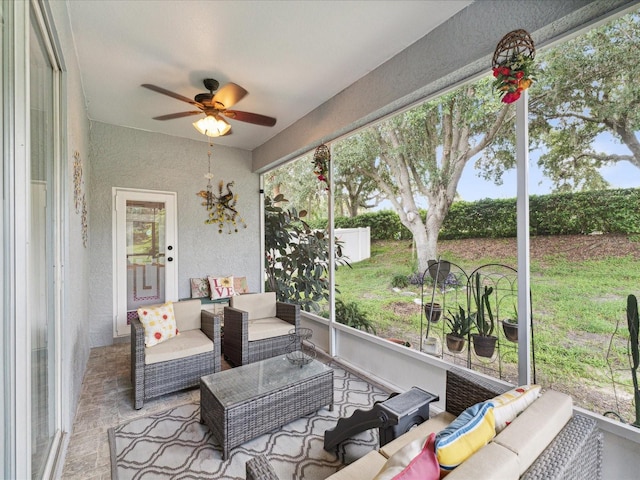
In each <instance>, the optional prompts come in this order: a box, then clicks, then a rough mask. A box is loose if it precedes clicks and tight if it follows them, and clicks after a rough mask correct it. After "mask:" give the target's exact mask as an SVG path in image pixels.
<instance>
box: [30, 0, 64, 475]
mask: <svg viewBox="0 0 640 480" xmlns="http://www.w3.org/2000/svg"><path fill="white" fill-rule="evenodd" d="M30 16H31V22H30V25H31V27H30V42H29V72H30V73H29V76H30V79H29V114H30V125H29V130H30V144H29V147H30V156H31V158H30V169H29V171H30V183H29V193H28V200H29V201H30V207H29V209H28V210H27V214H28V222H27V225H28V227H29V229H28V233H27V239H28V248H27V252H26V253H27V265H28V268H27V285H28V292H27V295H28V305H27V316H28V320H27V325H29V328H30V339H31V341H30V344H31V359H30V360H31V371H30V372H29V374H30V379H31V380H30V383H31V398H30V402H31V408H30V410H31V426H30V428H31V477H32V478H42V477H43V476H44V475H45V472H46V470H47V468H48V463H49V458H50V454H51V452H52V450H53V447H54V443H55V442H54V441H55V438H56V433H57V430H58V424H59V420H58V419H57V418H56V416H57V406H58V405H57V398H56V382H57V380H58V379H57V375H56V365H57V362H56V348H57V345H56V314H55V312H56V288H57V285H56V279H55V271H56V268H58V266H57V265H56V264H57V262H56V258H55V257H56V256H55V252H56V250H57V248H58V245H57V242H56V235H55V231H56V224H57V218H56V208H55V206H56V202H55V196H54V193H55V187H56V185H55V181H54V179H55V171H56V166H57V153H56V152H57V151H59V144H58V141H57V138H58V135H56V133H58V132H57V125H58V121H57V118H56V117H57V102H58V98H59V95H58V78H59V70H58V68H57V65H56V63H55V58H54V56H53V54H52V50H51V47H50V44H49V42H48V35H47V33H46V30H45V28H44V22H43V21H42V17H41V16H40V15H39V12H38V11H36V10H35V7H34V6H32V8H31V13H30Z"/></svg>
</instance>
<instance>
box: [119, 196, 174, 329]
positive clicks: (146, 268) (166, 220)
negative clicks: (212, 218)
mask: <svg viewBox="0 0 640 480" xmlns="http://www.w3.org/2000/svg"><path fill="white" fill-rule="evenodd" d="M113 195H114V206H115V211H114V215H113V217H114V229H113V231H114V235H115V238H114V309H115V322H114V323H115V324H114V335H115V336H117V337H118V336H124V335H129V334H130V333H131V327H130V326H129V325H130V323H131V318H134V317H136V316H137V310H138V308H139V307H141V306H143V305H153V304H157V303H164V302H165V301H176V300H178V245H177V240H178V235H177V221H176V194H175V193H173V192H154V191H148V190H130V189H121V188H114V189H113Z"/></svg>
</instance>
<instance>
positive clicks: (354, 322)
mask: <svg viewBox="0 0 640 480" xmlns="http://www.w3.org/2000/svg"><path fill="white" fill-rule="evenodd" d="M336 321H338V322H340V323H342V324H344V325H348V326H350V327H353V328H356V329H358V330H364V331H365V332H369V333H373V334H374V335H375V334H376V329H375V327H374V326H373V324H372V323H371V321H370V320H369V319H368V318H367V314H366V313H364V312H363V311H361V310H360V306H359V305H358V304H357V303H356V302H348V303H345V302H343V301H342V300H341V299H339V298H337V299H336Z"/></svg>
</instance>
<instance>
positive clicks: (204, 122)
mask: <svg viewBox="0 0 640 480" xmlns="http://www.w3.org/2000/svg"><path fill="white" fill-rule="evenodd" d="M193 126H194V127H195V129H196V130H198V131H199V132H200V133H201V134H203V135H206V136H207V137H221V136H223V135H226V134H227V133H228V132H229V130H231V125H229V124H228V123H227V122H225V121H224V120H223V119H222V118H220V117H217V118H216V117H214V116H213V115H207V116H206V117H205V118H201V119H200V120H198V121H197V122H194V123H193Z"/></svg>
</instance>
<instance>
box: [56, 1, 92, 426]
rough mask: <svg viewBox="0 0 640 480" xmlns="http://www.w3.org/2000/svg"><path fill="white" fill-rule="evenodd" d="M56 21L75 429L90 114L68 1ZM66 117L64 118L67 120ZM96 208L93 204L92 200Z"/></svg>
mask: <svg viewBox="0 0 640 480" xmlns="http://www.w3.org/2000/svg"><path fill="white" fill-rule="evenodd" d="M49 7H50V8H51V15H52V18H53V21H54V23H55V30H56V37H57V43H58V45H59V48H60V50H61V54H62V63H63V75H62V85H63V86H62V89H63V97H62V101H63V105H64V106H63V111H62V116H63V119H65V120H66V129H64V128H63V133H65V134H66V135H65V136H64V137H63V139H62V141H63V145H62V147H63V157H62V163H63V165H62V189H63V192H61V198H62V215H63V217H64V218H63V265H64V281H63V286H64V290H63V292H62V295H63V299H62V308H63V311H62V316H61V326H60V329H61V332H62V335H61V342H62V344H61V345H60V346H59V349H60V353H61V358H62V368H61V372H62V378H61V390H62V402H61V407H62V429H63V430H64V431H67V432H70V431H71V430H72V427H73V419H74V417H75V412H76V406H77V403H78V398H79V396H80V390H81V388H82V380H83V377H84V371H85V368H86V365H87V361H88V359H89V351H90V348H91V345H90V342H89V330H88V329H87V325H86V321H87V318H88V316H89V282H88V281H87V279H88V278H89V248H88V246H87V248H85V247H84V245H83V242H82V228H81V214H80V213H77V212H76V209H75V202H74V195H73V192H74V181H73V162H74V158H73V153H74V152H78V153H79V154H80V158H81V159H82V164H83V178H84V186H83V189H82V190H83V192H84V193H85V195H86V197H85V198H86V199H87V200H88V194H87V188H88V184H89V175H90V172H91V164H90V163H89V120H88V118H87V113H86V108H85V101H84V93H83V90H82V85H81V80H80V70H79V67H78V63H77V61H76V55H75V46H74V44H73V37H72V32H71V27H70V25H69V16H68V13H67V9H66V3H64V2H52V3H50V4H49ZM65 120H63V123H64V122H65ZM87 209H88V211H89V212H90V211H91V205H90V204H87Z"/></svg>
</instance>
